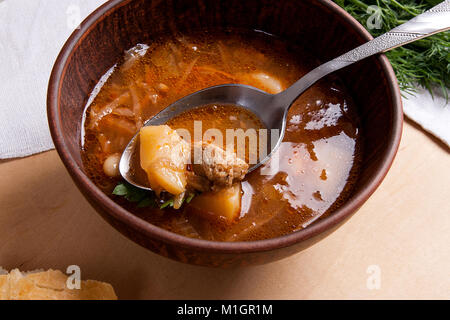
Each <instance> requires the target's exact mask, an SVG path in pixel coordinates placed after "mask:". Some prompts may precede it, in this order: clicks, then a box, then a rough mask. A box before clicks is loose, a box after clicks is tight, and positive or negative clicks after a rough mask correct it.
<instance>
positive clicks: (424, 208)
mask: <svg viewBox="0 0 450 320" xmlns="http://www.w3.org/2000/svg"><path fill="white" fill-rule="evenodd" d="M0 177H1V179H0V266H2V267H4V268H5V269H13V268H20V269H21V270H33V269H38V268H44V269H48V268H53V269H60V270H63V271H64V270H66V268H67V266H69V265H72V264H76V265H79V266H80V267H81V272H82V278H83V279H96V280H99V281H106V282H109V283H111V284H112V285H113V286H114V288H115V290H116V293H117V295H118V297H119V298H122V299H124V298H137V299H172V298H180V299H197V298H199V299H330V298H337V299H349V298H350V299H355V298H356V299H370V298H375V299H391V298H402V299H404V298H405V299H409V298H438V299H449V298H450V250H449V247H450V246H449V245H450V188H449V185H448V183H449V181H450V153H449V152H448V149H447V150H446V149H444V147H443V146H441V145H439V144H438V143H437V142H436V141H434V140H433V139H432V138H430V137H429V136H427V135H426V134H424V133H423V132H421V131H418V130H417V129H416V128H415V127H413V126H412V125H410V124H405V129H404V134H403V138H402V143H401V146H400V150H399V153H398V155H397V158H396V160H395V162H394V165H393V167H392V169H391V171H390V172H389V174H388V176H387V178H386V179H385V181H384V182H383V183H382V185H381V186H380V188H379V189H378V190H377V191H376V192H375V194H374V195H373V196H372V197H371V198H370V199H369V200H368V202H367V203H366V204H365V205H364V206H363V207H362V208H361V209H360V210H359V212H358V213H357V214H356V215H354V216H353V217H352V218H351V219H350V220H349V221H348V222H347V223H346V224H345V225H344V226H342V227H341V228H340V229H338V230H337V231H336V232H335V233H333V234H332V235H331V236H329V237H328V238H326V239H324V240H323V241H321V242H319V243H318V244H316V245H314V246H313V247H311V248H309V249H307V250H305V251H303V252H301V253H299V254H296V255H294V256H292V257H290V258H287V259H285V260H281V261H278V262H275V263H272V264H268V265H263V266H256V267H248V268H240V269H234V270H220V269H209V268H203V267H196V266H190V265H185V264H181V263H178V262H174V261H171V260H168V259H166V258H163V257H160V256H158V255H156V254H153V253H151V252H149V251H147V250H145V249H143V248H141V247H140V246H138V245H136V244H134V243H133V242H131V241H130V240H127V239H126V238H124V237H123V236H122V235H120V234H119V233H118V232H116V231H115V230H114V229H113V228H112V227H110V226H109V225H108V224H107V223H106V222H104V221H103V220H102V218H100V216H98V215H97V214H96V213H95V211H94V210H93V209H92V208H91V207H90V206H89V204H88V203H87V201H86V200H85V199H84V198H83V196H82V195H81V194H80V192H79V191H78V190H77V189H76V187H75V185H74V184H73V182H72V181H71V179H70V177H69V175H68V173H67V172H66V170H65V168H64V166H63V165H62V163H61V161H60V160H59V157H58V155H57V154H56V152H55V151H51V152H47V153H44V154H40V155H37V156H33V157H30V158H26V159H21V160H13V161H4V162H0Z"/></svg>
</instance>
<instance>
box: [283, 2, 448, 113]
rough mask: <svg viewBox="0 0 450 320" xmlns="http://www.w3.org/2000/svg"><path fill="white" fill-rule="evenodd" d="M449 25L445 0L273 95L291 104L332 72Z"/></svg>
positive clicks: (439, 30)
mask: <svg viewBox="0 0 450 320" xmlns="http://www.w3.org/2000/svg"><path fill="white" fill-rule="evenodd" d="M448 29H450V0H445V1H443V2H441V3H440V4H438V5H437V6H434V7H433V8H431V9H430V10H428V11H425V12H424V13H422V14H420V15H418V16H416V17H415V18H413V19H411V20H409V21H408V22H405V23H404V24H401V25H399V26H398V27H396V28H394V29H392V30H390V31H388V32H386V33H384V34H382V35H381V36H379V37H377V38H375V39H373V40H371V41H369V42H367V43H365V44H363V45H361V46H359V47H357V48H355V49H353V50H351V51H349V52H347V53H345V54H343V55H341V56H339V57H337V58H335V59H333V60H331V61H329V62H327V63H325V64H322V65H320V66H319V67H317V68H315V69H314V70H312V71H310V72H309V73H308V74H306V75H305V76H303V77H302V78H301V79H300V80H298V81H297V82H296V83H294V84H293V85H292V86H291V87H289V88H288V89H286V90H285V91H283V92H281V93H279V94H277V95H276V96H275V99H277V104H278V105H280V106H289V107H290V105H291V104H292V103H293V102H294V101H295V100H296V99H297V97H298V96H299V95H300V94H302V93H303V92H304V91H305V90H306V89H308V88H309V87H310V86H312V85H313V84H314V83H315V82H317V81H318V80H320V79H321V78H323V77H324V76H326V75H327V74H329V73H331V72H334V71H336V70H339V69H342V68H344V67H346V66H348V65H351V64H353V63H355V62H357V61H360V60H362V59H365V58H367V57H370V56H372V55H374V54H377V53H381V52H386V51H389V50H391V49H394V48H396V47H399V46H403V45H405V44H407V43H410V42H413V41H416V40H419V39H422V38H425V37H428V36H430V35H432V34H435V33H438V32H442V31H445V30H448ZM278 99H279V100H278ZM289 107H288V109H289Z"/></svg>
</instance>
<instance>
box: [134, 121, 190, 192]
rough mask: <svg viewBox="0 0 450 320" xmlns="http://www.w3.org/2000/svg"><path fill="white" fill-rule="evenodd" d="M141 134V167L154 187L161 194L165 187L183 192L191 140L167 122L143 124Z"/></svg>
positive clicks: (170, 190)
mask: <svg viewBox="0 0 450 320" xmlns="http://www.w3.org/2000/svg"><path fill="white" fill-rule="evenodd" d="M139 134H140V152H141V155H140V160H141V167H142V169H144V171H145V172H146V173H147V176H148V181H149V183H150V187H151V188H152V189H153V190H154V191H155V192H156V193H157V194H159V193H160V192H161V191H163V190H164V191H167V192H169V193H171V194H173V195H178V194H180V193H183V192H184V191H185V189H186V164H187V163H188V161H189V157H190V149H189V144H188V143H187V142H186V141H184V140H183V138H181V137H180V136H179V135H178V133H177V132H176V131H175V130H172V129H171V128H170V127H169V126H166V125H162V126H147V127H143V128H142V129H141V131H140V133H139Z"/></svg>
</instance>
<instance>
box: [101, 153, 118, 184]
mask: <svg viewBox="0 0 450 320" xmlns="http://www.w3.org/2000/svg"><path fill="white" fill-rule="evenodd" d="M119 161H120V154H119V153H114V154H112V155H110V156H109V157H108V158H106V160H105V162H104V163H103V172H105V174H106V175H107V176H109V177H112V178H114V177H118V176H119V175H120V172H119Z"/></svg>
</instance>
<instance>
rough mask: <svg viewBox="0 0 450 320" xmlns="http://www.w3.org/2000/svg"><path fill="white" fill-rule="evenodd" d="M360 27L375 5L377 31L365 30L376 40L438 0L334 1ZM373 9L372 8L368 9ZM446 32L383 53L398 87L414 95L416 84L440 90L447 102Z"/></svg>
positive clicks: (449, 59)
mask: <svg viewBox="0 0 450 320" xmlns="http://www.w3.org/2000/svg"><path fill="white" fill-rule="evenodd" d="M335 2H336V3H337V4H338V5H340V6H341V7H343V8H344V9H345V10H346V11H347V12H348V13H350V14H351V15H352V16H353V17H355V18H356V20H358V21H359V22H360V23H361V24H362V25H363V26H367V22H368V20H369V18H371V17H372V18H373V17H374V16H373V15H374V14H375V13H374V11H373V10H369V9H368V8H369V6H377V7H378V8H379V14H380V16H379V17H380V19H381V20H380V21H381V23H380V25H379V28H378V29H377V28H373V29H369V30H368V31H369V32H370V33H371V34H372V35H373V36H374V37H377V36H379V35H381V34H383V33H385V32H387V31H389V30H391V29H393V28H394V27H396V26H398V25H400V24H402V23H405V22H406V21H408V20H410V19H412V18H413V17H415V16H417V15H419V14H421V13H423V12H424V11H426V10H428V9H430V8H431V7H433V6H435V5H436V4H438V3H440V2H442V0H401V1H400V0H335ZM372 8H373V7H372ZM449 48H450V32H449V31H447V32H441V33H438V34H435V35H433V36H431V37H427V38H425V39H421V40H418V41H415V42H413V43H410V44H407V45H405V46H403V47H400V48H396V49H394V50H391V51H389V52H387V53H386V56H387V57H388V59H389V61H390V62H391V64H392V67H393V68H394V70H395V73H396V76H397V79H398V82H399V85H400V88H401V89H402V90H403V91H405V92H409V93H414V92H415V88H416V85H417V84H419V85H421V86H422V87H424V88H427V89H428V90H429V91H430V93H431V94H432V87H434V86H438V87H440V88H441V90H442V92H443V94H444V96H445V97H446V98H447V99H448V88H449V87H450V50H449Z"/></svg>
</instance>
